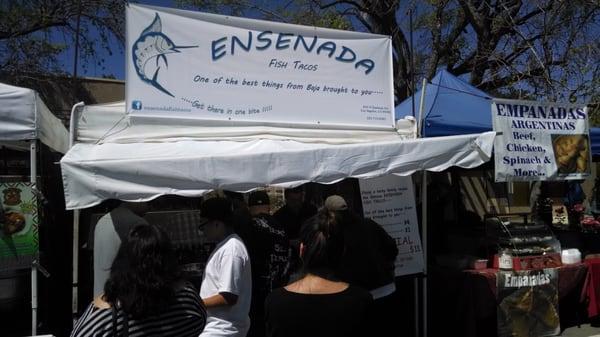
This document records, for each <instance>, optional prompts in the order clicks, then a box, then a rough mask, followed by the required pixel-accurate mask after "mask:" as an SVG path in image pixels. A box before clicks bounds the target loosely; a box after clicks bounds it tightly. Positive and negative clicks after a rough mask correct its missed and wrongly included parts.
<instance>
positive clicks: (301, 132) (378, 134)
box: [71, 102, 416, 144]
mask: <svg viewBox="0 0 600 337" xmlns="http://www.w3.org/2000/svg"><path fill="white" fill-rule="evenodd" d="M144 121H145V122H146V123H145V124H142V123H130V122H129V119H128V116H127V114H126V113H125V102H115V103H109V104H98V105H86V106H83V107H81V108H80V110H79V113H78V114H77V115H76V119H75V121H71V123H76V124H75V125H76V127H75V131H76V133H77V134H76V135H75V136H76V137H75V139H76V140H77V141H78V142H86V143H98V144H100V143H105V142H111V143H136V142H165V141H177V140H222V139H224V138H226V139H228V140H235V141H246V140H252V139H282V140H283V139H285V140H290V139H291V140H297V141H301V142H308V143H327V144H347V143H364V142H373V141H385V140H397V139H398V137H401V138H403V139H411V138H415V137H416V123H415V122H414V119H412V118H409V119H401V120H398V121H397V122H396V131H389V132H388V131H386V132H383V131H366V130H343V129H328V128H324V127H322V128H320V129H317V128H311V129H301V128H282V127H270V126H264V125H263V126H259V125H256V126H240V125H238V124H239V123H236V122H213V123H209V122H207V121H203V122H196V123H192V122H191V121H185V122H183V123H182V122H181V120H177V119H175V120H161V121H160V122H158V123H154V124H153V123H148V120H144Z"/></svg>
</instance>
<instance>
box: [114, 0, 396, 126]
mask: <svg viewBox="0 0 600 337" xmlns="http://www.w3.org/2000/svg"><path fill="white" fill-rule="evenodd" d="M126 53H127V55H126V57H127V61H126V62H127V81H126V99H127V109H128V112H129V113H130V115H131V116H132V117H152V118H169V119H173V118H184V119H202V120H211V121H227V123H229V121H233V122H237V123H245V124H256V123H260V124H274V125H284V126H290V125H292V126H294V125H299V126H303V127H323V126H332V127H342V128H367V129H392V128H393V126H394V110H393V108H394V98H393V82H392V42H391V39H390V38H389V37H388V36H383V35H373V34H366V33H358V32H348V31H339V30H331V29H322V28H315V27H305V26H298V25H289V24H281V23H274V22H267V21H259V20H251V19H243V18H236V17H225V16H220V15H214V14H206V13H200V12H191V11H184V10H176V9H170V8H161V7H149V6H140V5H134V4H129V5H128V6H127V48H126Z"/></svg>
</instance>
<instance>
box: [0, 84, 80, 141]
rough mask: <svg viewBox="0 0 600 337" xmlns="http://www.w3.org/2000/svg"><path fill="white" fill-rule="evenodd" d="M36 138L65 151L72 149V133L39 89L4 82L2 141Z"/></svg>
mask: <svg viewBox="0 0 600 337" xmlns="http://www.w3.org/2000/svg"><path fill="white" fill-rule="evenodd" d="M32 139H39V140H40V141H42V142H43V143H44V144H46V145H48V146H49V147H50V148H52V149H53V150H55V151H58V152H61V153H65V152H67V149H68V148H69V132H68V131H67V129H66V128H65V126H64V125H63V124H62V122H61V121H60V120H59V119H58V118H56V117H55V116H54V115H53V114H52V112H50V110H48V107H46V105H45V104H44V102H43V101H42V99H41V98H40V97H39V95H38V94H37V92H35V91H34V90H31V89H27V88H21V87H15V86H12V85H7V84H3V83H0V142H3V143H7V142H8V143H17V142H23V141H27V140H32Z"/></svg>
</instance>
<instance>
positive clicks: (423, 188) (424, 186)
mask: <svg viewBox="0 0 600 337" xmlns="http://www.w3.org/2000/svg"><path fill="white" fill-rule="evenodd" d="M421 199H422V200H421V224H422V227H421V233H422V237H421V242H422V248H423V249H422V251H423V285H422V287H423V289H421V291H422V294H423V305H422V306H421V308H422V309H423V336H424V337H426V336H428V332H427V323H428V317H427V316H428V315H427V314H428V312H427V309H428V305H427V283H428V282H427V261H428V260H427V171H426V170H423V180H422V183H421Z"/></svg>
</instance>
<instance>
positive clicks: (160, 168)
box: [61, 4, 495, 313]
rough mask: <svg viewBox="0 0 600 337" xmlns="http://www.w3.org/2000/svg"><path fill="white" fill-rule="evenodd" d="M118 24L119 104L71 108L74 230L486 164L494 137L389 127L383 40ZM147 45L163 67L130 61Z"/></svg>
mask: <svg viewBox="0 0 600 337" xmlns="http://www.w3.org/2000/svg"><path fill="white" fill-rule="evenodd" d="M127 20H128V21H127V27H128V41H129V42H130V44H131V45H130V46H128V50H127V53H128V55H127V60H128V61H127V62H128V75H127V101H126V102H124V103H123V102H119V103H114V104H106V105H96V106H86V105H83V104H80V105H78V106H76V107H75V108H74V109H73V116H72V118H71V121H72V133H71V137H72V138H73V140H74V142H73V146H72V147H71V149H70V150H69V151H68V153H67V154H66V155H65V157H63V159H62V160H61V167H62V172H63V184H64V194H65V199H66V207H67V209H72V210H75V212H74V213H75V232H78V227H77V226H78V224H79V222H78V213H79V210H81V209H85V208H89V207H93V206H95V205H98V204H100V203H102V202H103V201H104V200H108V199H119V200H126V201H136V202H144V201H150V200H155V199H157V198H160V197H161V196H165V195H176V196H182V197H199V196H203V195H206V194H207V193H210V192H211V191H214V190H227V191H233V192H249V191H252V190H254V189H257V188H261V187H266V186H271V187H281V188H287V187H295V186H298V185H301V184H304V183H307V182H315V183H321V184H332V183H336V182H338V181H341V180H343V179H345V178H358V179H360V180H361V181H369V179H371V178H378V177H383V176H389V175H392V176H408V175H411V174H413V173H415V172H421V171H435V172H437V171H443V170H446V169H448V168H450V167H463V168H473V167H477V166H479V165H482V164H483V163H485V162H487V161H488V160H489V159H490V155H491V151H492V144H493V140H494V136H495V134H494V133H493V132H486V133H480V134H471V135H459V136H450V137H439V138H431V139H416V138H415V136H416V124H415V123H414V118H406V119H402V120H399V121H395V120H394V118H393V90H392V85H391V84H392V82H391V81H392V78H391V74H392V71H391V61H390V60H391V48H390V44H391V40H390V39H389V37H383V36H378V35H371V34H363V33H356V32H340V31H333V30H327V29H321V28H315V27H302V26H291V25H283V24H276V23H269V22H264V21H256V20H248V19H240V18H232V17H221V16H218V15H209V14H204V13H195V12H189V11H181V10H174V9H166V8H158V7H149V6H138V5H132V4H130V5H129V8H128V14H127ZM176 27H177V28H176ZM199 30H202V31H203V32H205V33H206V34H202V35H203V36H201V37H198V36H196V35H198V34H190V32H195V31H199ZM280 32H285V33H280ZM157 34H165V36H167V35H168V36H169V40H168V41H169V42H170V41H173V45H172V46H169V47H170V48H172V49H173V50H175V49H177V48H179V49H177V50H176V51H174V52H173V53H172V54H169V55H165V56H164V57H170V59H169V63H168V68H167V67H166V65H165V64H166V60H165V63H163V59H162V58H159V57H158V56H157V57H156V60H155V59H151V61H148V62H146V60H143V59H140V58H142V57H145V56H146V54H144V53H139V52H138V50H139V49H138V48H142V47H143V45H144V44H145V43H146V41H147V39H150V38H154V37H155V36H157ZM255 38H256V39H255ZM199 39H205V40H202V41H200V40H199ZM206 46H212V49H211V50H210V52H207V51H206V50H204V52H203V50H202V48H207V47H206ZM255 50H259V51H261V53H254V51H255ZM374 51H377V52H374ZM151 55H154V54H151ZM161 57H162V56H161ZM340 73H344V74H346V75H345V76H344V78H343V79H340V77H339V74H340ZM379 183H381V184H385V182H379ZM409 185H410V190H411V191H412V183H409ZM383 186H385V185H383ZM382 188H384V187H377V186H375V184H372V185H371V186H361V190H364V191H365V193H369V194H370V195H374V194H376V193H379V191H380V190H381V189H382ZM385 188H395V187H394V186H386V187H385ZM407 190H408V189H404V190H403V191H407ZM403 191H398V192H397V193H393V194H394V197H397V196H400V195H402V193H404V192H403ZM405 194H406V196H404V197H409V198H411V199H412V201H413V202H414V197H413V195H412V192H410V193H405ZM382 196H383V195H382ZM413 205H414V203H413ZM423 207H426V205H423ZM368 211H369V212H374V213H373V214H376V213H377V212H379V210H378V209H377V208H376V207H373V208H372V209H369V210H368ZM400 211H402V210H400ZM411 211H412V212H413V213H414V212H415V208H414V207H412V208H411ZM407 219H408V218H407ZM410 219H412V220H404V221H407V222H412V225H414V226H415V228H416V223H415V222H416V216H414V217H412V218H410ZM403 225H406V224H403ZM77 240H78V236H75V237H74V241H75V242H74V252H76V251H77V250H78V248H79V243H78V242H77ZM401 243H402V242H400V244H401ZM417 245H418V247H419V249H418V250H417V251H416V253H417V254H418V255H420V253H421V250H420V244H419V242H415V243H414V247H416V246H417ZM414 247H413V248H414ZM413 253H415V252H414V251H413ZM73 267H74V269H75V272H74V276H75V275H76V274H77V271H76V269H77V267H78V261H77V256H76V255H75V256H74V263H73ZM419 268H422V266H420V265H419V266H418V268H417V269H419ZM419 271H420V270H415V271H412V272H413V273H415V272H417V273H418V272H419ZM74 290H75V291H74V296H77V295H76V294H77V292H76V289H74ZM88 300H89V299H87V298H86V299H82V301H84V302H87V301H88ZM77 301H78V299H77V297H75V298H74V301H73V302H74V307H73V311H74V313H75V312H76V311H77Z"/></svg>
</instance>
